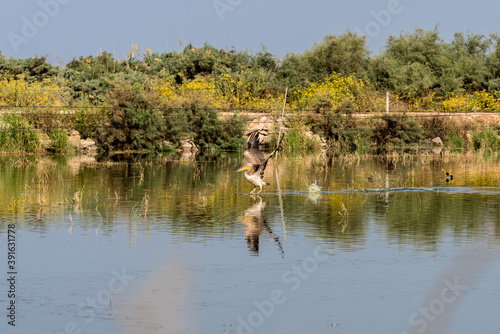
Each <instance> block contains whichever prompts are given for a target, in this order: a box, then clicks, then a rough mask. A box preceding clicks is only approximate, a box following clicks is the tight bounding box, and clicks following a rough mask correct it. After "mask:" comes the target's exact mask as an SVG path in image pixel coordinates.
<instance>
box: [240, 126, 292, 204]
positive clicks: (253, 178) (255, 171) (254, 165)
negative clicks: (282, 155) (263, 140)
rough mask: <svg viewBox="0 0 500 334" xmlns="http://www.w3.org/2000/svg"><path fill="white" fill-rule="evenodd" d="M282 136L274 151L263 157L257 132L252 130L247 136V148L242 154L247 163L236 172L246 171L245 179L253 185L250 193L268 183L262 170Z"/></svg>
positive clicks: (277, 147) (264, 168)
mask: <svg viewBox="0 0 500 334" xmlns="http://www.w3.org/2000/svg"><path fill="white" fill-rule="evenodd" d="M282 140H283V137H281V138H280V140H279V142H278V145H277V146H276V148H275V149H274V151H273V152H272V153H271V154H270V155H269V156H268V157H267V158H265V157H264V153H262V151H261V150H260V149H259V145H260V141H259V132H258V131H256V132H253V133H252V134H251V135H250V137H249V138H248V143H247V149H246V150H245V153H243V155H244V156H245V158H246V159H247V161H248V163H247V164H246V165H245V166H243V167H241V168H240V169H238V170H237V172H241V171H246V172H245V179H246V180H247V181H248V182H250V183H251V184H252V185H253V189H252V191H251V192H250V193H253V192H254V191H255V190H256V189H257V187H259V188H260V190H259V191H258V192H257V194H258V193H260V192H261V191H262V187H265V186H268V185H269V183H267V182H264V180H263V178H264V171H265V170H266V166H267V162H268V161H269V159H270V158H272V157H273V155H274V154H275V153H276V152H277V151H278V149H279V147H280V144H281V141H282Z"/></svg>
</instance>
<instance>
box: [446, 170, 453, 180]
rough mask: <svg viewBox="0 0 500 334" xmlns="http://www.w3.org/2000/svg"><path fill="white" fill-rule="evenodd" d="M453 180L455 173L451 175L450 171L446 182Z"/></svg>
mask: <svg viewBox="0 0 500 334" xmlns="http://www.w3.org/2000/svg"><path fill="white" fill-rule="evenodd" d="M451 180H453V175H451V174H450V173H448V172H446V182H450V181H451Z"/></svg>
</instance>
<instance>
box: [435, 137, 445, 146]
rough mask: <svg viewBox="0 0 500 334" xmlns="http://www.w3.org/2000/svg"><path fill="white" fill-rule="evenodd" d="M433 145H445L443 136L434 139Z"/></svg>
mask: <svg viewBox="0 0 500 334" xmlns="http://www.w3.org/2000/svg"><path fill="white" fill-rule="evenodd" d="M432 145H434V146H443V141H442V140H441V138H439V137H436V138H434V139H433V140H432Z"/></svg>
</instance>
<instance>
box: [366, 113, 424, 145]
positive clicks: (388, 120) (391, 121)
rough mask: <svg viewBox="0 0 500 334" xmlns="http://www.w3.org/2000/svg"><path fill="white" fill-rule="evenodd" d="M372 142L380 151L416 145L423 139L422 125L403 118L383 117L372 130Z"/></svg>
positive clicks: (413, 120) (406, 117)
mask: <svg viewBox="0 0 500 334" xmlns="http://www.w3.org/2000/svg"><path fill="white" fill-rule="evenodd" d="M371 138H372V140H373V141H374V142H375V143H376V144H377V146H379V147H380V148H382V149H388V148H391V147H393V146H402V145H406V144H413V143H418V142H419V141H420V140H422V138H423V129H422V125H421V124H420V123H418V122H417V121H416V120H415V119H413V118H410V117H408V116H406V115H404V116H391V115H385V116H383V117H382V118H381V119H380V120H378V121H377V122H376V124H375V127H374V129H373V133H372V136H371Z"/></svg>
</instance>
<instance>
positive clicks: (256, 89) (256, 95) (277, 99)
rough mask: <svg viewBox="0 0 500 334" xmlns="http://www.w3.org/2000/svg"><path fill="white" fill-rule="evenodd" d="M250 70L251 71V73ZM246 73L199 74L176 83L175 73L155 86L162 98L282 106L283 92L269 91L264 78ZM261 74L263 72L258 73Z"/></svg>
mask: <svg viewBox="0 0 500 334" xmlns="http://www.w3.org/2000/svg"><path fill="white" fill-rule="evenodd" d="M250 74H251V73H250ZM244 77H245V76H244V75H242V76H238V77H235V76H231V75H228V74H223V75H220V76H218V77H217V78H214V77H213V76H207V77H200V78H197V79H195V80H193V81H189V82H184V83H182V84H181V85H176V84H175V82H174V79H173V78H172V77H167V78H164V79H162V80H159V81H156V82H155V83H153V86H154V87H153V90H154V91H155V92H156V93H157V94H158V97H159V98H160V101H162V102H167V101H173V100H179V99H181V100H189V99H192V98H193V97H197V98H198V99H200V98H201V99H203V100H204V101H205V102H206V103H208V104H210V105H212V106H214V107H215V108H217V109H220V110H225V109H233V110H234V109H236V110H241V109H244V110H272V109H274V108H279V106H280V104H281V103H282V101H283V93H277V94H273V93H271V92H266V87H267V85H268V82H266V81H265V80H245V79H243V78H244ZM259 77H260V76H259Z"/></svg>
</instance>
